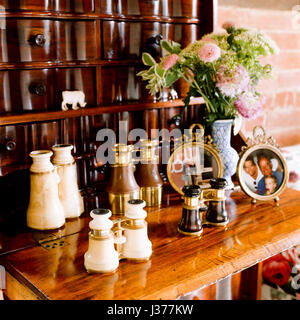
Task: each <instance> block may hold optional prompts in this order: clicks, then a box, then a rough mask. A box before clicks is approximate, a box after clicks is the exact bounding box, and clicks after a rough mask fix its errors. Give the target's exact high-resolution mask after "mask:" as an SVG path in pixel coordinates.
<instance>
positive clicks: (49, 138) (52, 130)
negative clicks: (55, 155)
mask: <svg viewBox="0 0 300 320" xmlns="http://www.w3.org/2000/svg"><path fill="white" fill-rule="evenodd" d="M29 133H30V138H31V141H30V149H31V150H29V152H30V151H33V150H50V149H51V147H52V146H53V145H55V144H57V143H60V141H61V139H60V136H61V135H60V122H59V121H51V122H44V123H34V124H31V125H30V126H29Z"/></svg>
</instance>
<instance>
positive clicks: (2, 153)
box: [0, 125, 30, 173]
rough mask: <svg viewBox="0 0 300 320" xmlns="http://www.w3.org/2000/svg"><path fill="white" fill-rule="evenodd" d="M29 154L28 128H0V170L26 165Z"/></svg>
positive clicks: (19, 126)
mask: <svg viewBox="0 0 300 320" xmlns="http://www.w3.org/2000/svg"><path fill="white" fill-rule="evenodd" d="M29 152H30V151H29V150H28V126H23V125H16V126H2V127H0V168H1V167H7V166H14V165H23V164H25V163H26V162H27V161H28V153H29ZM0 173H1V172H0Z"/></svg>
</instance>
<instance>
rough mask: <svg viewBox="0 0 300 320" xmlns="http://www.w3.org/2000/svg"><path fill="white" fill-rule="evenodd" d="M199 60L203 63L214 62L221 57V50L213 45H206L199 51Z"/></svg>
mask: <svg viewBox="0 0 300 320" xmlns="http://www.w3.org/2000/svg"><path fill="white" fill-rule="evenodd" d="M198 55H199V58H200V60H202V61H203V62H214V61H216V60H218V59H219V58H220V56H221V49H220V48H219V47H218V46H217V45H216V44H214V43H207V44H205V45H204V46H203V47H202V48H201V49H200V50H199V53H198Z"/></svg>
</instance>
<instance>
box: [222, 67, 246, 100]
mask: <svg viewBox="0 0 300 320" xmlns="http://www.w3.org/2000/svg"><path fill="white" fill-rule="evenodd" d="M249 82H250V76H249V73H248V71H247V70H246V69H245V68H244V66H242V65H239V66H238V67H237V68H236V70H234V71H232V70H228V69H227V68H226V67H224V66H220V68H219V70H218V72H217V84H216V86H217V88H219V90H220V91H221V93H222V94H224V95H225V96H227V97H231V98H234V97H235V96H237V95H240V94H241V93H242V92H243V91H245V90H246V89H247V88H248V86H249Z"/></svg>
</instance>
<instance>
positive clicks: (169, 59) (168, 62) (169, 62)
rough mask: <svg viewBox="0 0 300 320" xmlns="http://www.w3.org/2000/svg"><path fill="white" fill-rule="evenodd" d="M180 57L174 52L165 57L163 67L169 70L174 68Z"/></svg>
mask: <svg viewBox="0 0 300 320" xmlns="http://www.w3.org/2000/svg"><path fill="white" fill-rule="evenodd" d="M178 59H179V56H178V55H177V54H176V53H172V54H170V55H168V56H166V57H165V59H164V61H163V62H162V67H163V69H164V70H169V69H170V68H172V67H173V66H174V65H175V64H176V62H177V60H178Z"/></svg>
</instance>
